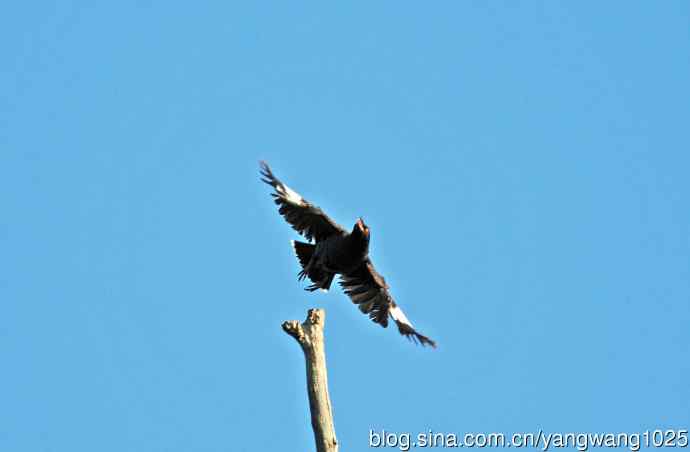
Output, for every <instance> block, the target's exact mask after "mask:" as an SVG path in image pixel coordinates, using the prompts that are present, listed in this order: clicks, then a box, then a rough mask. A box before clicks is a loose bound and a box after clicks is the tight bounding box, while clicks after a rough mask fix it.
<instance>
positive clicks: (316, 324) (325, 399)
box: [283, 309, 338, 452]
mask: <svg viewBox="0 0 690 452" xmlns="http://www.w3.org/2000/svg"><path fill="white" fill-rule="evenodd" d="M325 318H326V312H325V311H324V310H323V309H310V310H309V312H308V313H307V319H306V320H305V321H304V322H303V323H301V324H300V323H299V322H298V321H297V320H289V321H287V322H283V330H284V331H285V332H286V333H287V334H289V335H290V336H292V337H293V338H295V340H296V341H297V342H298V343H299V345H300V347H302V351H303V352H304V358H305V360H306V364H307V392H308V394H309V410H310V411H311V426H312V428H313V429H314V439H315V441H316V450H317V452H338V441H337V440H336V438H335V428H334V426H333V413H332V411H331V399H330V397H329V396H328V374H327V372H326V354H325V349H324V341H323V327H324V321H325Z"/></svg>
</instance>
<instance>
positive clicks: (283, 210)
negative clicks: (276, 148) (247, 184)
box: [259, 162, 346, 242]
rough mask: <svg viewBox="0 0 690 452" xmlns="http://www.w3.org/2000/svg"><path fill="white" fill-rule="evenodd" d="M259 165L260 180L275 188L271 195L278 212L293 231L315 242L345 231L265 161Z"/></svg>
mask: <svg viewBox="0 0 690 452" xmlns="http://www.w3.org/2000/svg"><path fill="white" fill-rule="evenodd" d="M259 165H260V166H261V180H262V181H264V182H266V183H267V184H268V185H270V186H272V187H273V188H274V189H275V193H271V196H273V197H274V198H275V203H276V204H277V205H278V206H279V209H278V212H279V213H280V214H281V215H282V216H283V217H284V218H285V219H286V220H287V222H288V223H290V226H292V228H293V229H294V230H295V231H297V232H299V233H300V234H302V235H303V236H304V237H306V238H307V240H312V239H315V240H316V241H317V242H318V241H320V240H323V239H325V238H326V237H330V236H332V235H335V234H344V233H346V231H345V229H343V228H342V226H340V225H339V224H338V223H336V222H335V221H333V220H331V219H330V218H329V217H328V215H326V214H325V213H323V211H322V210H321V209H319V208H318V207H316V206H315V205H314V204H312V203H310V202H309V201H307V200H306V199H304V198H302V196H300V194H299V193H297V192H296V191H294V190H292V189H291V188H290V187H288V186H287V185H285V184H284V183H282V182H281V181H280V180H279V179H278V178H277V177H275V176H274V175H273V172H272V171H271V168H269V167H268V164H266V162H259Z"/></svg>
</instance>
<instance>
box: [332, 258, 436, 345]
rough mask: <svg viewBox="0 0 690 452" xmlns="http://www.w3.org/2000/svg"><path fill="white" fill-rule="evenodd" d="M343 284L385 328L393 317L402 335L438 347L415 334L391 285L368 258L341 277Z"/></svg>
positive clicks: (358, 303)
mask: <svg viewBox="0 0 690 452" xmlns="http://www.w3.org/2000/svg"><path fill="white" fill-rule="evenodd" d="M339 283H340V285H341V286H342V288H343V290H344V291H345V293H346V294H347V296H348V297H350V299H351V300H352V302H353V303H355V304H357V305H358V307H359V310H360V311H362V312H363V313H365V314H368V315H369V318H370V319H371V320H373V321H374V322H376V323H378V324H379V325H381V326H382V327H384V328H386V327H387V326H388V316H389V315H390V316H391V317H392V318H393V320H394V321H395V324H396V325H397V326H398V331H400V334H402V335H404V336H405V337H407V338H408V339H411V340H412V341H414V342H419V343H420V344H422V345H431V346H432V347H434V348H436V342H434V341H433V340H431V339H429V338H428V337H426V336H424V335H422V334H419V333H418V332H417V331H415V329H414V327H413V326H412V322H410V321H409V320H408V319H407V317H406V316H405V314H404V313H403V311H402V309H400V307H398V305H397V304H396V303H395V301H393V297H391V294H390V293H389V292H388V284H386V281H385V280H384V279H383V276H381V275H380V274H379V273H378V272H377V271H376V269H375V268H374V264H372V263H371V261H370V260H369V259H367V260H366V261H365V262H364V263H363V264H362V265H361V266H360V267H359V268H357V270H355V271H353V272H351V273H348V274H346V275H341V276H340V281H339Z"/></svg>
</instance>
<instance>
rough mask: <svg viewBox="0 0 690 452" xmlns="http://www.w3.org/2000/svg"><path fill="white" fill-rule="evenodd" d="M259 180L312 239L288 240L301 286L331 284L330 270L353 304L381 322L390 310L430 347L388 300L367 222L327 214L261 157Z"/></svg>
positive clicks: (414, 338)
mask: <svg viewBox="0 0 690 452" xmlns="http://www.w3.org/2000/svg"><path fill="white" fill-rule="evenodd" d="M260 166H261V180H262V181H264V182H265V183H267V184H268V185H270V186H272V187H273V189H274V190H275V192H274V193H271V196H273V198H275V203H276V204H277V205H278V207H279V208H278V212H279V213H280V214H281V215H282V216H283V217H284V218H285V220H287V222H288V223H289V224H290V225H291V226H292V227H293V229H295V230H296V231H297V232H299V233H300V234H302V235H303V236H304V237H305V238H306V239H307V240H309V241H310V242H311V241H313V243H305V242H298V241H296V240H293V241H292V245H293V248H294V249H295V254H296V255H297V259H298V260H299V263H300V265H301V266H302V271H300V272H299V274H298V279H299V280H300V281H302V280H303V279H305V278H309V279H310V280H311V282H312V284H311V285H309V286H308V287H307V288H306V290H308V291H311V292H313V291H315V290H316V289H322V290H324V291H326V290H328V289H329V288H330V287H331V283H332V282H333V278H334V277H335V275H339V276H340V281H339V284H340V286H341V287H342V288H343V290H344V291H345V294H347V296H348V297H350V299H351V300H352V302H353V303H355V304H357V306H358V307H359V310H360V311H362V312H363V313H364V314H368V315H369V318H370V319H371V320H373V321H374V322H375V323H378V324H379V325H381V326H382V327H384V328H386V327H387V326H388V317H389V316H390V317H391V318H392V319H393V321H394V322H395V324H396V325H397V326H398V331H399V332H400V334H402V335H403V336H405V337H407V338H408V339H411V340H412V341H414V342H418V343H420V344H422V345H430V346H432V347H434V348H436V343H435V342H434V341H433V340H431V339H429V338H428V337H426V336H424V335H422V334H420V333H418V332H417V331H416V330H415V329H414V327H413V326H412V323H411V322H410V321H409V320H408V319H407V317H406V316H405V314H404V313H403V311H402V309H400V307H399V306H398V305H397V304H396V303H395V301H393V297H392V296H391V294H390V293H389V292H388V284H386V281H385V280H384V279H383V276H381V275H380V274H379V273H378V272H377V271H376V269H375V268H374V264H373V263H372V262H371V259H370V258H369V239H370V233H369V227H368V226H367V225H366V224H364V221H362V219H361V218H359V219H357V221H356V222H355V224H354V226H353V228H352V231H348V230H346V229H344V228H343V227H342V226H340V225H338V224H337V223H336V222H334V221H333V220H331V219H330V218H329V217H328V216H327V215H326V214H325V213H324V212H323V211H322V210H321V209H320V208H318V207H317V206H315V205H314V204H312V203H310V202H309V201H307V200H306V199H304V198H302V196H301V195H300V194H299V193H297V192H295V191H294V190H292V189H291V188H290V187H288V186H287V185H285V184H284V183H282V182H281V181H280V180H279V179H278V178H277V177H275V176H274V175H273V172H272V171H271V168H269V166H268V164H266V162H263V161H262V162H260Z"/></svg>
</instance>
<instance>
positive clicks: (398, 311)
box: [388, 306, 413, 328]
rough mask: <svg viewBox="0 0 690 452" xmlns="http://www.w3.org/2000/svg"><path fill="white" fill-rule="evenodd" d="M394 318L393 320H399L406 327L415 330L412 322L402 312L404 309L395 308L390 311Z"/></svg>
mask: <svg viewBox="0 0 690 452" xmlns="http://www.w3.org/2000/svg"><path fill="white" fill-rule="evenodd" d="M388 312H389V313H390V315H391V317H393V320H397V321H398V322H400V323H404V324H405V325H407V326H409V327H410V328H413V326H412V322H410V320H409V319H408V318H407V316H405V314H404V313H403V312H402V309H400V308H399V307H398V306H393V307H392V308H391V309H390V311H388Z"/></svg>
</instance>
